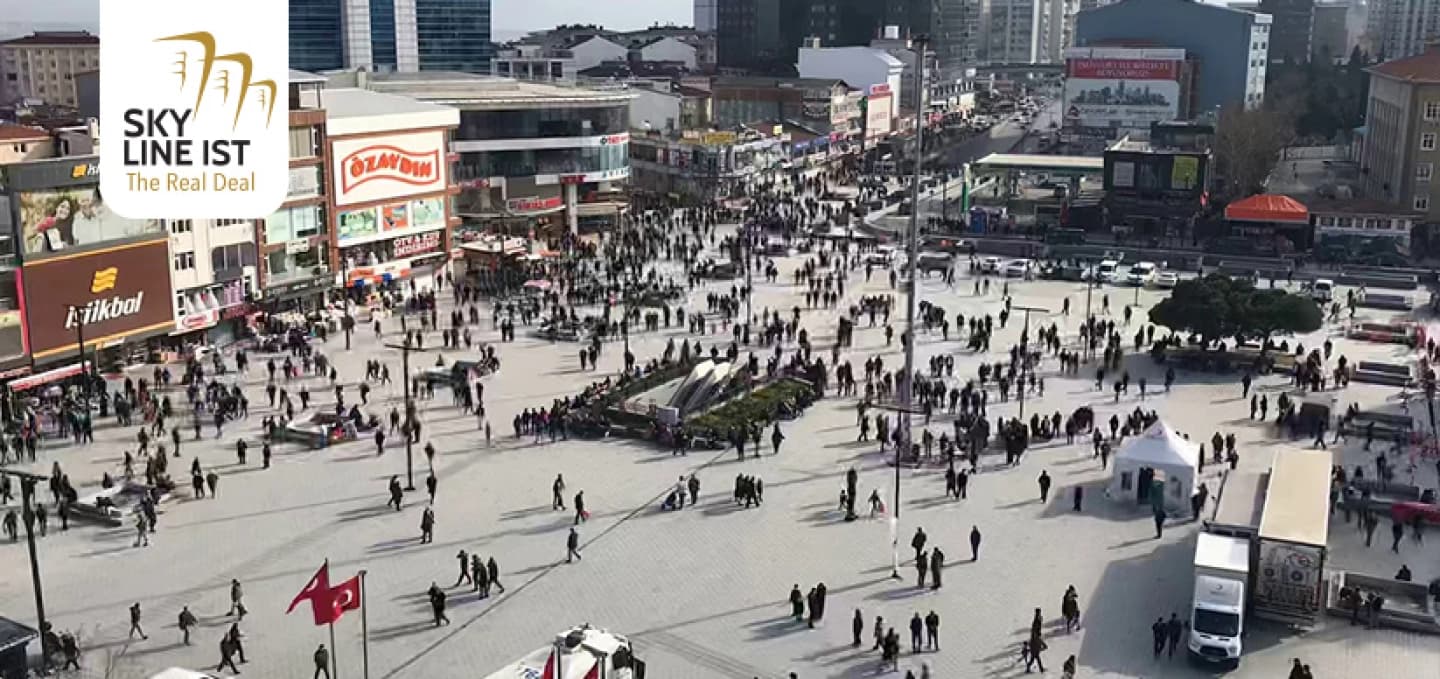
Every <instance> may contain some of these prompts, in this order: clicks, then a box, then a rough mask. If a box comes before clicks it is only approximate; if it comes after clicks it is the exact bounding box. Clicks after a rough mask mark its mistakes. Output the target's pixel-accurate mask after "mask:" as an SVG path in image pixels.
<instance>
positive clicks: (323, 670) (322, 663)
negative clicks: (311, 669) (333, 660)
mask: <svg viewBox="0 0 1440 679" xmlns="http://www.w3.org/2000/svg"><path fill="white" fill-rule="evenodd" d="M312 657H313V658H314V660H315V674H314V675H312V676H311V677H310V679H320V675H321V674H324V675H325V679H330V651H328V650H326V649H325V644H320V646H318V647H317V648H316V649H315V655H314V656H312Z"/></svg>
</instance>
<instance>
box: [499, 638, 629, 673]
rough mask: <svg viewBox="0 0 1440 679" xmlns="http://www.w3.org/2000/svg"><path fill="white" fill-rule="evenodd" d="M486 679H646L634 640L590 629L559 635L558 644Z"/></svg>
mask: <svg viewBox="0 0 1440 679" xmlns="http://www.w3.org/2000/svg"><path fill="white" fill-rule="evenodd" d="M486 679H645V662H644V661H642V660H640V659H639V658H636V657H635V652H634V648H633V647H631V645H630V640H629V639H627V638H625V637H623V636H621V635H619V634H612V633H610V632H607V631H605V630H602V629H596V628H594V627H591V626H590V625H588V624H586V625H581V626H579V627H575V628H572V629H570V630H568V631H565V632H562V633H560V634H557V635H555V640H554V641H553V642H551V643H550V645H549V646H547V647H545V648H539V649H536V650H534V651H532V652H531V653H529V654H527V655H526V656H525V657H523V658H521V659H519V660H517V661H515V662H513V663H510V664H509V665H506V666H505V667H502V668H500V669H499V670H498V671H496V672H494V673H492V674H490V675H489V676H487V677H486Z"/></svg>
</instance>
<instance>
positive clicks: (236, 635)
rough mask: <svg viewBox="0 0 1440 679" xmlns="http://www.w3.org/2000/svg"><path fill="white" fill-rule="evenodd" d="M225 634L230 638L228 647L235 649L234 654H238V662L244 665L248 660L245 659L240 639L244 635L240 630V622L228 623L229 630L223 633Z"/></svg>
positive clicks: (242, 643)
mask: <svg viewBox="0 0 1440 679" xmlns="http://www.w3.org/2000/svg"><path fill="white" fill-rule="evenodd" d="M225 636H227V637H229V638H230V648H231V649H232V650H234V651H235V655H238V656H240V664H241V665H244V664H245V663H247V662H250V661H249V660H246V659H245V644H244V642H242V641H240V639H241V638H243V637H244V636H245V635H244V634H242V633H241V632H240V623H238V622H232V623H230V630H229V631H227V632H226V633H225Z"/></svg>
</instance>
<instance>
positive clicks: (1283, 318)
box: [1150, 274, 1324, 345]
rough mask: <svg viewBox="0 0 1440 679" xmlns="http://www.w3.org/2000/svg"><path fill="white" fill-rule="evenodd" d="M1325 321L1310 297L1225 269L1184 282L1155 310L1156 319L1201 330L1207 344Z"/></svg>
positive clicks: (1310, 326) (1265, 336) (1152, 316)
mask: <svg viewBox="0 0 1440 679" xmlns="http://www.w3.org/2000/svg"><path fill="white" fill-rule="evenodd" d="M1323 320H1324V319H1323V317H1322V315H1321V313H1320V309H1319V307H1317V306H1316V305H1315V302H1313V301H1311V300H1310V299H1309V298H1307V297H1303V296H1301V295H1295V294H1292V293H1289V292H1285V291H1284V290H1257V289H1256V288H1255V286H1253V285H1251V284H1250V283H1248V282H1246V281H1238V280H1234V279H1232V278H1230V277H1229V276H1224V275H1221V274H1211V275H1209V276H1206V277H1205V278H1197V279H1194V280H1188V281H1181V282H1180V283H1179V284H1178V285H1176V286H1175V290H1174V292H1173V293H1172V294H1171V295H1170V297H1168V298H1166V299H1165V300H1163V301H1161V302H1160V303H1159V304H1157V305H1155V306H1154V308H1152V309H1150V321H1151V322H1152V323H1157V324H1159V325H1163V326H1165V327H1168V328H1171V329H1173V330H1178V331H1183V332H1192V333H1195V334H1197V335H1200V337H1201V339H1202V340H1204V342H1205V344H1206V345H1209V344H1210V343H1212V342H1214V341H1215V340H1218V339H1222V338H1225V337H1237V338H1246V339H1260V340H1264V339H1268V338H1269V337H1270V336H1271V335H1274V334H1276V333H1288V332H1311V331H1314V330H1317V329H1319V328H1320V325H1321V323H1322V321H1323Z"/></svg>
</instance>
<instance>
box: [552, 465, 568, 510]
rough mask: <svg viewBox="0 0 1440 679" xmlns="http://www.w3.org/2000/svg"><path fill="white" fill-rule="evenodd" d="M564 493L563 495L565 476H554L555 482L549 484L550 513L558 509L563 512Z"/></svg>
mask: <svg viewBox="0 0 1440 679" xmlns="http://www.w3.org/2000/svg"><path fill="white" fill-rule="evenodd" d="M564 493H565V476H564V475H563V474H556V475H555V482H554V483H551V484H550V509H551V511H554V510H557V509H558V510H561V511H564V509H565V496H564Z"/></svg>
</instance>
